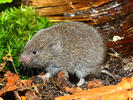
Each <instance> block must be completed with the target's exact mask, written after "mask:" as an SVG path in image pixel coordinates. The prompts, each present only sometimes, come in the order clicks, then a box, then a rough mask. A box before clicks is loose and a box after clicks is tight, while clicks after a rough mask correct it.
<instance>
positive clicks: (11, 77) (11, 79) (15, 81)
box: [0, 72, 32, 96]
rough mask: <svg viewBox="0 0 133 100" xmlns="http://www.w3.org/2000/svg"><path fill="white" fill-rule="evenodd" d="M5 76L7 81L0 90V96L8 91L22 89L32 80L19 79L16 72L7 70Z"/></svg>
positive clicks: (29, 84)
mask: <svg viewBox="0 0 133 100" xmlns="http://www.w3.org/2000/svg"><path fill="white" fill-rule="evenodd" d="M7 76H8V80H7V83H6V85H5V87H3V88H2V89H1V90H0V96H1V95H2V94H3V93H6V92H8V91H14V90H16V89H19V90H21V91H22V90H24V89H25V87H26V88H27V87H28V86H29V87H30V86H31V82H32V80H20V79H19V76H18V75H17V74H13V73H11V72H7Z"/></svg>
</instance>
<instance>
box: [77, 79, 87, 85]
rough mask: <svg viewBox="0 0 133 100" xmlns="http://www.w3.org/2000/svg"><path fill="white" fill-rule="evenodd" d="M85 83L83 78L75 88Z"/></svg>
mask: <svg viewBox="0 0 133 100" xmlns="http://www.w3.org/2000/svg"><path fill="white" fill-rule="evenodd" d="M84 83H85V79H84V78H81V79H80V80H79V82H78V83H77V86H81V85H82V84H84Z"/></svg>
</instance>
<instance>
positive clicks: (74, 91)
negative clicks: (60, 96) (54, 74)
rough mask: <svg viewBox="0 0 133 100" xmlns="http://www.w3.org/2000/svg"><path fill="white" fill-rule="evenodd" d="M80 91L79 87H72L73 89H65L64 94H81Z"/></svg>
mask: <svg viewBox="0 0 133 100" xmlns="http://www.w3.org/2000/svg"><path fill="white" fill-rule="evenodd" d="M81 91H82V89H81V88H80V87H74V88H68V87H66V92H71V93H76V92H81Z"/></svg>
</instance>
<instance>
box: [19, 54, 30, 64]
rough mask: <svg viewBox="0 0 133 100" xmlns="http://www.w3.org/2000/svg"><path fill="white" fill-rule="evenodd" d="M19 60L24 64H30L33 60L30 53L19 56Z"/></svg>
mask: <svg viewBox="0 0 133 100" xmlns="http://www.w3.org/2000/svg"><path fill="white" fill-rule="evenodd" d="M19 61H20V62H21V63H22V64H23V65H24V64H28V63H30V61H31V57H30V56H28V55H21V56H20V58H19Z"/></svg>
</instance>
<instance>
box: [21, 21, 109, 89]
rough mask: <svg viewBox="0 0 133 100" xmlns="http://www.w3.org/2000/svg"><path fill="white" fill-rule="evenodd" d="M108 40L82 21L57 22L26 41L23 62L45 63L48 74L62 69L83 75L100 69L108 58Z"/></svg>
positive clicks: (41, 65) (35, 65)
mask: <svg viewBox="0 0 133 100" xmlns="http://www.w3.org/2000/svg"><path fill="white" fill-rule="evenodd" d="M106 47H107V46H106V42H105V41H104V39H103V37H102V36H101V34H100V33H99V32H98V31H97V30H96V29H95V28H94V27H92V26H89V25H87V24H85V23H82V22H66V23H58V24H55V25H53V26H52V27H49V28H47V29H42V30H40V31H39V32H38V33H37V34H35V35H34V36H33V38H32V39H31V40H30V41H28V42H27V44H26V45H25V47H24V51H23V53H22V54H21V56H20V62H21V63H22V64H23V65H24V66H27V67H39V68H41V67H43V68H45V70H46V71H47V74H46V75H45V76H46V77H47V78H49V77H51V76H53V75H55V74H57V73H58V72H59V71H61V70H63V69H64V70H66V71H68V72H69V73H73V74H76V75H77V76H78V78H79V79H80V80H79V82H78V84H77V85H78V86H80V85H82V84H83V83H84V81H85V80H84V77H85V76H87V75H90V74H96V73H98V72H100V69H101V66H103V65H104V62H105V58H106Z"/></svg>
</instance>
